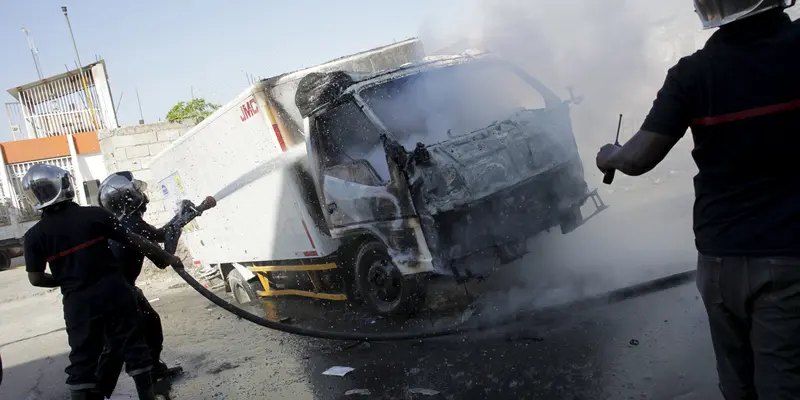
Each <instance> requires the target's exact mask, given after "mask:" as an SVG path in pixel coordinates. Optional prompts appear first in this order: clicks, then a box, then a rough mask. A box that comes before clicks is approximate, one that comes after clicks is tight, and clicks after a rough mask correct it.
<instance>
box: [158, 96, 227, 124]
mask: <svg viewBox="0 0 800 400" xmlns="http://www.w3.org/2000/svg"><path fill="white" fill-rule="evenodd" d="M218 108H219V105H218V104H212V103H209V102H206V100H205V99H192V100H191V101H189V102H188V103H187V102H183V101H179V102H178V104H175V106H174V107H172V109H171V110H169V112H168V113H167V121H169V122H183V121H192V122H194V123H196V124H198V123H200V121H202V120H204V119H206V118H207V117H208V116H209V115H211V113H213V112H214V110H216V109H218Z"/></svg>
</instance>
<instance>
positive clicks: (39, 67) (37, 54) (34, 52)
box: [22, 26, 44, 80]
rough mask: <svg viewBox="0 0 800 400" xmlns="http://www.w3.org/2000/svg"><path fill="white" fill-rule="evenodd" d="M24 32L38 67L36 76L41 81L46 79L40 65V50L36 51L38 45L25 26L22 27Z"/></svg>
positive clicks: (35, 64) (34, 62)
mask: <svg viewBox="0 0 800 400" xmlns="http://www.w3.org/2000/svg"><path fill="white" fill-rule="evenodd" d="M22 32H23V33H24V34H25V38H26V39H27V40H28V48H29V49H31V56H32V57H33V65H34V66H36V75H37V76H38V77H39V80H42V79H44V76H43V75H42V66H41V65H40V64H39V50H38V49H36V44H35V43H33V38H32V37H31V35H30V34H29V33H28V30H27V29H25V27H24V26H23V27H22Z"/></svg>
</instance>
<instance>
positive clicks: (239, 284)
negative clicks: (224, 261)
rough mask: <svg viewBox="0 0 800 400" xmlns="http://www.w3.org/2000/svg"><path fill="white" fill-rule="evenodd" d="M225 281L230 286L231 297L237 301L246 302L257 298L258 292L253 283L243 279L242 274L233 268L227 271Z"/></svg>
mask: <svg viewBox="0 0 800 400" xmlns="http://www.w3.org/2000/svg"><path fill="white" fill-rule="evenodd" d="M226 282H227V283H228V286H230V288H231V294H233V298H234V299H235V300H236V302H237V303H239V304H247V303H249V302H251V301H254V300H256V299H258V294H257V293H256V290H255V289H254V288H253V285H252V284H251V283H250V282H248V281H247V280H245V279H244V277H243V276H242V274H241V273H240V272H239V271H237V270H236V269H235V268H234V269H232V270H231V272H229V273H228V278H227V279H226Z"/></svg>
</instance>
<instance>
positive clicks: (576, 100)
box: [564, 86, 583, 106]
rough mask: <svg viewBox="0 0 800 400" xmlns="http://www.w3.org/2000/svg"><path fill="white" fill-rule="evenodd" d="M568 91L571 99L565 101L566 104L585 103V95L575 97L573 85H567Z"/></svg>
mask: <svg viewBox="0 0 800 400" xmlns="http://www.w3.org/2000/svg"><path fill="white" fill-rule="evenodd" d="M567 93H569V100H566V101H564V103H565V104H575V105H576V106H577V105H578V104H581V103H583V96H578V97H575V94H574V93H573V92H572V86H569V87H567Z"/></svg>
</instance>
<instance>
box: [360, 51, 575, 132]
mask: <svg viewBox="0 0 800 400" xmlns="http://www.w3.org/2000/svg"><path fill="white" fill-rule="evenodd" d="M462 64H485V65H492V64H494V65H499V66H501V67H502V68H507V69H508V70H509V71H510V72H512V73H513V74H515V75H517V76H518V77H519V78H521V79H522V80H524V81H525V82H526V83H528V84H529V85H530V86H531V87H532V88H533V89H535V90H536V91H538V92H539V94H540V95H541V96H542V98H543V99H544V102H545V108H544V109H545V110H548V109H553V108H555V107H559V106H561V105H563V104H564V101H563V100H562V99H561V98H560V97H558V96H557V95H556V94H555V93H554V92H553V91H552V90H550V88H548V87H547V86H545V84H544V83H542V82H541V81H539V80H538V79H536V78H534V77H533V76H531V75H530V74H528V73H527V72H525V70H523V69H522V68H520V67H517V66H516V65H514V64H512V63H510V62H508V61H505V60H502V59H498V58H495V57H490V56H482V57H470V58H460V59H455V60H450V61H447V62H439V63H429V64H423V65H421V66H419V67H416V68H407V69H401V70H399V71H395V72H393V73H388V74H386V75H383V76H379V77H377V78H375V79H371V80H367V81H364V82H361V83H358V84H355V85H353V86H352V87H351V88H350V89H348V90H347V93H349V94H351V95H352V96H353V99H354V100H355V102H356V104H357V105H358V106H359V107H361V111H363V112H364V114H366V116H367V118H369V119H370V120H371V121H372V123H373V124H375V126H376V127H377V128H378V129H379V130H380V131H381V132H383V134H385V135H386V136H388V137H390V138H392V139H393V140H397V137H396V136H395V135H394V134H393V133H392V132H391V131H390V130H389V129H387V128H386V125H384V123H383V121H381V119H380V117H378V115H377V114H376V113H375V112H374V111H373V110H372V108H371V107H370V106H369V104H368V103H367V102H366V101H365V100H364V98H363V97H362V96H361V92H362V91H363V90H367V89H369V88H372V87H374V86H378V85H381V84H384V83H386V82H389V81H393V80H396V79H402V78H406V77H409V76H413V75H417V74H420V73H425V72H428V71H432V70H437V69H443V68H449V67H455V66H458V65H462ZM431 65H433V66H431Z"/></svg>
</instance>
